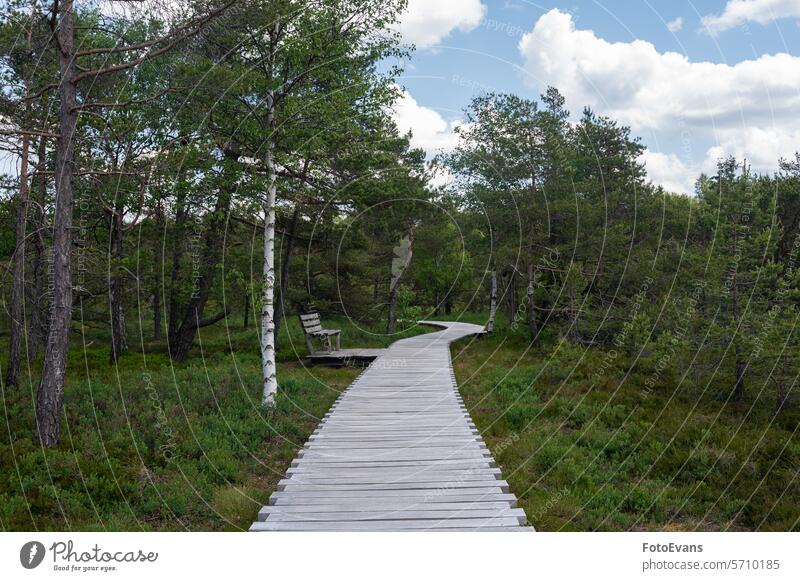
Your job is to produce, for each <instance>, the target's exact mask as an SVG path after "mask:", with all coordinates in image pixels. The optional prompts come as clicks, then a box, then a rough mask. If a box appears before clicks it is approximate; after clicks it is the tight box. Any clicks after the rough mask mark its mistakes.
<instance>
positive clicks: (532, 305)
mask: <svg viewBox="0 0 800 581" xmlns="http://www.w3.org/2000/svg"><path fill="white" fill-rule="evenodd" d="M533 278H534V271H533V263H531V264H528V329H529V330H530V333H531V341H532V342H534V343H535V342H536V340H537V339H538V338H539V326H538V324H537V323H536V297H535V296H534V292H533V288H534V285H533Z"/></svg>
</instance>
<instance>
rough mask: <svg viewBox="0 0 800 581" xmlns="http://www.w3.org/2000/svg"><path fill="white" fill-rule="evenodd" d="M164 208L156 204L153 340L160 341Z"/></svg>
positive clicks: (162, 334) (161, 328)
mask: <svg viewBox="0 0 800 581" xmlns="http://www.w3.org/2000/svg"><path fill="white" fill-rule="evenodd" d="M163 218H164V215H163V208H162V206H161V201H159V202H158V203H157V204H156V211H155V230H156V231H155V233H154V236H153V271H154V272H153V291H152V292H153V340H155V341H160V340H161V338H162V337H163V336H164V327H163V323H162V321H161V319H162V313H161V292H162V286H163V279H162V278H161V277H162V272H163V268H162V262H161V244H160V243H159V240H160V238H159V236H158V235H159V233H161V232H163V227H164V222H163Z"/></svg>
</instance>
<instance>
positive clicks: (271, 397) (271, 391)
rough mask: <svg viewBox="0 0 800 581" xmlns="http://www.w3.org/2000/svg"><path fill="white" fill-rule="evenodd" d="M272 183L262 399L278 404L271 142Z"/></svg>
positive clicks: (266, 221) (272, 175)
mask: <svg viewBox="0 0 800 581" xmlns="http://www.w3.org/2000/svg"><path fill="white" fill-rule="evenodd" d="M267 170H268V172H269V185H268V187H267V199H266V203H265V206H264V289H263V297H262V305H261V373H262V377H263V383H264V386H263V388H264V393H263V397H262V403H263V404H264V405H266V406H268V407H272V406H274V405H275V395H276V394H277V393H278V377H277V373H276V368H275V189H276V183H275V180H276V176H275V160H274V157H273V152H272V146H269V150H268V152H267Z"/></svg>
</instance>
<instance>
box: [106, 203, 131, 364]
mask: <svg viewBox="0 0 800 581" xmlns="http://www.w3.org/2000/svg"><path fill="white" fill-rule="evenodd" d="M110 222H111V241H110V242H111V248H110V251H111V252H110V254H111V256H110V260H111V277H110V281H109V288H108V294H109V302H110V307H111V362H112V363H116V362H117V361H119V357H120V356H121V355H122V354H123V353H125V351H127V350H128V339H127V337H126V336H125V305H124V299H123V291H124V285H125V282H124V280H123V278H122V273H121V264H120V262H121V261H122V256H123V233H124V231H123V220H122V207H121V206H120V205H118V206H117V208H116V209H115V210H114V211H113V212H111V215H110Z"/></svg>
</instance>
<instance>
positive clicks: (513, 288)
mask: <svg viewBox="0 0 800 581" xmlns="http://www.w3.org/2000/svg"><path fill="white" fill-rule="evenodd" d="M506 307H507V308H508V324H509V325H511V324H513V323H514V319H515V317H516V316H517V272H516V269H515V268H513V267H511V269H510V271H509V275H508V284H507V285H506Z"/></svg>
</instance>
